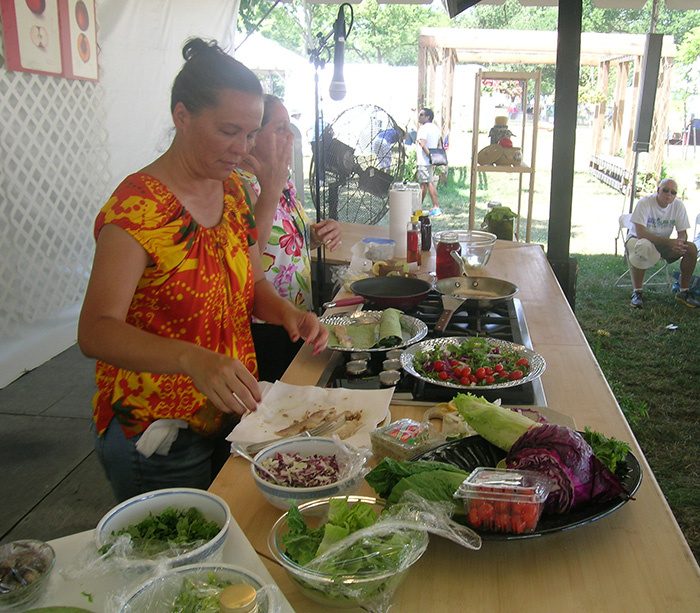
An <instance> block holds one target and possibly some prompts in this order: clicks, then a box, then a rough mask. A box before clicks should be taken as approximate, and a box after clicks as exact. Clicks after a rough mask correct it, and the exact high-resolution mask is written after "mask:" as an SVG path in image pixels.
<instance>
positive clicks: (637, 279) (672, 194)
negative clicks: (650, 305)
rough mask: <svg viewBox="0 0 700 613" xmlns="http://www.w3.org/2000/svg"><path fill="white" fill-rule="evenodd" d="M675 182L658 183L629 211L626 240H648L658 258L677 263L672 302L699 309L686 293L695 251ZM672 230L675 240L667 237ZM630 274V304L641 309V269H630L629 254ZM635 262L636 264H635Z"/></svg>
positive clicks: (697, 303) (642, 274)
mask: <svg viewBox="0 0 700 613" xmlns="http://www.w3.org/2000/svg"><path fill="white" fill-rule="evenodd" d="M677 194H678V183H676V181H675V180H674V179H664V180H663V181H661V183H659V188H658V189H657V191H656V193H655V194H652V195H650V196H645V197H644V198H642V199H641V200H640V201H639V202H637V206H635V208H634V211H633V212H632V219H631V222H632V224H633V230H631V231H630V236H629V238H628V239H627V241H628V243H629V241H630V240H631V239H632V238H638V239H646V240H648V241H650V242H651V243H652V244H653V245H654V247H655V248H656V250H657V251H658V252H659V254H660V255H661V257H662V258H663V259H664V260H666V261H667V262H669V263H671V262H676V261H677V260H680V261H681V264H680V267H681V277H680V290H679V291H678V293H677V294H676V300H678V301H679V302H682V303H683V304H685V305H686V306H688V307H691V308H696V307H698V306H700V302H698V301H697V300H696V299H695V298H693V296H692V295H691V294H690V291H689V290H688V285H689V284H690V279H691V278H692V276H693V271H694V270H695V262H696V261H697V257H698V249H697V247H696V246H695V244H694V243H691V242H689V241H688V232H687V230H688V228H690V222H689V221H688V213H687V211H686V209H685V205H684V204H683V201H682V200H680V199H679V198H676V196H677ZM674 228H675V229H676V234H677V236H676V238H671V233H672V232H673V229H674ZM629 257H630V272H631V274H632V286H633V288H634V291H633V292H632V300H631V305H632V306H633V307H635V308H641V307H642V306H643V305H644V298H643V296H642V284H643V282H644V272H645V269H643V268H637V267H636V266H634V264H633V262H632V261H631V260H633V259H634V258H632V254H631V253H630V256H629ZM638 263H639V262H638Z"/></svg>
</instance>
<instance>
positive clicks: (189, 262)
mask: <svg viewBox="0 0 700 613" xmlns="http://www.w3.org/2000/svg"><path fill="white" fill-rule="evenodd" d="M108 223H113V224H116V225H118V226H119V227H120V228H122V229H124V230H126V231H127V232H128V233H129V234H130V235H131V236H133V237H134V238H135V239H136V240H137V241H138V242H139V244H140V245H141V246H142V247H143V248H144V249H145V250H146V251H147V252H148V254H149V256H150V257H151V258H152V260H153V262H154V265H152V266H148V267H147V268H146V270H145V271H144V273H143V276H142V277H141V280H140V281H139V283H138V286H137V288H136V292H135V294H134V298H133V300H132V301H131V306H130V307H129V311H128V314H127V317H126V322H127V323H128V324H130V325H132V326H136V327H137V328H140V329H142V330H146V331H148V332H151V333H153V334H158V335H160V336H165V337H168V338H176V339H180V340H184V341H188V342H191V343H196V344H197V345H201V346H203V347H206V348H208V349H211V350H212V351H217V352H219V353H223V354H225V355H228V356H232V357H235V358H238V359H239V360H241V362H243V364H245V366H246V368H248V370H249V371H250V372H251V373H253V374H254V375H256V376H257V362H256V359H255V348H254V346H253V339H252V336H251V333H250V318H251V314H252V310H253V286H254V279H253V271H252V267H251V264H250V255H249V248H250V246H251V245H253V244H254V243H255V242H256V241H257V228H256V227H255V218H254V217H253V214H252V213H251V210H250V207H249V205H248V202H247V200H246V195H245V192H244V190H243V188H242V187H241V183H240V178H239V177H238V176H237V175H236V174H235V173H234V174H232V175H231V177H229V179H228V180H227V181H225V182H224V210H223V215H222V218H221V221H220V222H219V224H218V225H217V226H215V227H213V228H203V227H202V226H200V225H199V224H198V223H197V222H196V221H195V220H194V219H192V216H191V215H190V214H189V213H188V212H187V210H186V209H185V208H184V207H183V206H182V205H181V204H180V202H179V201H178V199H177V198H176V197H175V195H174V194H173V193H172V192H170V191H169V190H168V188H167V187H166V186H165V185H163V184H162V183H160V182H159V181H158V180H157V179H155V178H153V177H151V176H149V175H146V174H142V173H136V174H133V175H131V176H129V177H127V178H126V179H125V180H124V181H123V182H122V183H121V184H120V185H119V187H117V189H116V190H115V191H114V193H113V194H112V196H111V197H110V199H109V201H108V202H107V204H106V205H105V206H104V207H103V208H102V210H101V211H100V213H99V215H98V216H97V220H96V221H95V237H97V236H98V235H99V232H100V230H101V229H102V227H103V226H104V225H105V224H108ZM96 381H97V394H96V395H95V397H94V400H93V406H94V419H95V424H96V426H97V431H98V433H100V434H101V433H102V432H104V430H105V429H106V428H107V426H108V425H109V422H110V421H111V420H112V418H114V417H116V419H117V420H118V422H119V424H120V425H121V426H122V428H123V429H124V432H125V434H126V436H127V437H131V436H134V435H135V434H138V433H140V432H143V431H144V430H145V429H146V428H147V427H148V426H149V425H150V424H151V423H152V422H153V421H155V420H157V419H163V418H167V419H185V420H190V418H191V416H192V415H193V414H194V413H195V412H196V411H198V410H199V409H201V408H202V407H203V406H204V405H205V404H206V397H205V396H204V395H203V394H202V393H200V392H199V390H197V389H196V388H195V386H194V384H193V382H192V379H191V378H190V377H188V376H186V375H182V374H174V375H173V374H153V373H147V372H133V371H129V370H125V369H123V368H117V367H116V366H113V365H111V364H107V363H105V362H102V361H98V362H97V370H96Z"/></svg>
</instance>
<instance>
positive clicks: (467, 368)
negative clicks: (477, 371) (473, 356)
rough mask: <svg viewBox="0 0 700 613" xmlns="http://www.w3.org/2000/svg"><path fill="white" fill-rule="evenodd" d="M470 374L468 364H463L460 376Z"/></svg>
mask: <svg viewBox="0 0 700 613" xmlns="http://www.w3.org/2000/svg"><path fill="white" fill-rule="evenodd" d="M471 374H472V369H471V368H470V367H469V366H464V368H462V376H463V377H466V376H467V375H471Z"/></svg>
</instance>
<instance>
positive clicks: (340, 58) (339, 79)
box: [328, 3, 352, 100]
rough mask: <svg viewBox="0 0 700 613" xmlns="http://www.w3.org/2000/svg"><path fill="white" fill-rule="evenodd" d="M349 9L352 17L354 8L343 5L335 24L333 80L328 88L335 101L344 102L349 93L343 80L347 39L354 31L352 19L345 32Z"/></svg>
mask: <svg viewBox="0 0 700 613" xmlns="http://www.w3.org/2000/svg"><path fill="white" fill-rule="evenodd" d="M346 6H347V7H349V8H350V11H351V15H352V6H351V5H350V4H347V3H346V4H341V5H340V8H339V9H338V16H337V17H336V20H335V23H334V24H333V40H334V44H333V67H334V68H333V80H332V81H331V85H330V87H329V88H328V93H329V94H330V97H331V98H332V99H333V100H342V99H343V98H345V93H346V91H347V89H346V87H345V81H344V79H343V63H344V62H345V39H346V38H347V35H348V34H349V33H350V29H352V17H351V21H350V28H348V30H347V31H346V30H345V12H344V11H345V7H346Z"/></svg>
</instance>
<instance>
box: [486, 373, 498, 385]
mask: <svg viewBox="0 0 700 613" xmlns="http://www.w3.org/2000/svg"><path fill="white" fill-rule="evenodd" d="M484 383H486V385H493V384H494V383H496V379H494V378H493V377H492V376H491V375H486V377H484Z"/></svg>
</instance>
